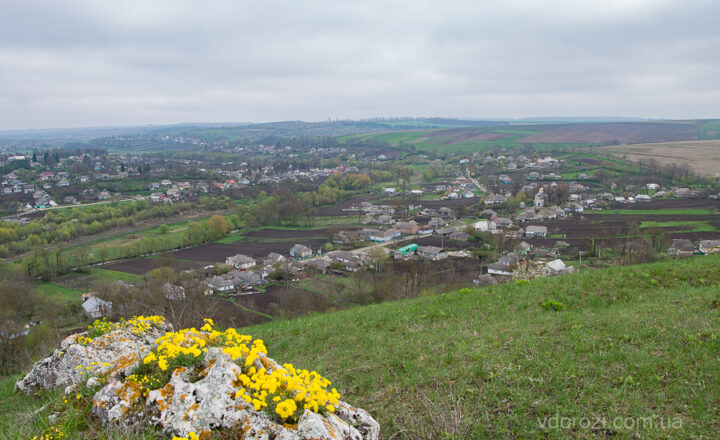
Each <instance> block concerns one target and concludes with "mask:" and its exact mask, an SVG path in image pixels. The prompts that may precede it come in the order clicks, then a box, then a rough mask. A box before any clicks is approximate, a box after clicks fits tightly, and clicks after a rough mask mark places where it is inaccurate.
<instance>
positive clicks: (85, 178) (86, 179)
mask: <svg viewBox="0 0 720 440" xmlns="http://www.w3.org/2000/svg"><path fill="white" fill-rule="evenodd" d="M78 180H79V181H80V183H88V182H89V181H90V176H80V177H78Z"/></svg>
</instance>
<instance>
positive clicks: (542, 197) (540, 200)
mask: <svg viewBox="0 0 720 440" xmlns="http://www.w3.org/2000/svg"><path fill="white" fill-rule="evenodd" d="M546 200H547V195H546V194H545V191H544V190H543V189H542V188H540V191H538V193H537V194H535V200H534V203H533V206H535V207H536V208H542V207H543V206H545V202H546Z"/></svg>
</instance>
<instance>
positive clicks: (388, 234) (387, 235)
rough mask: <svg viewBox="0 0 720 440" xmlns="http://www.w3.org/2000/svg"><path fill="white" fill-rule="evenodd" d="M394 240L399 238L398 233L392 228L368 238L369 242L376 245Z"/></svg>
mask: <svg viewBox="0 0 720 440" xmlns="http://www.w3.org/2000/svg"><path fill="white" fill-rule="evenodd" d="M394 238H400V231H398V230H397V229H394V228H390V229H387V230H385V231H377V232H376V233H374V234H372V235H371V236H370V241H374V242H377V243H386V242H388V241H391V240H392V239H394Z"/></svg>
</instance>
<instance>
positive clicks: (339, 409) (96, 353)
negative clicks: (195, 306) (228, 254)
mask: <svg viewBox="0 0 720 440" xmlns="http://www.w3.org/2000/svg"><path fill="white" fill-rule="evenodd" d="M166 330H168V327H167V326H165V325H164V324H163V325H162V326H156V327H152V328H149V329H146V330H144V331H142V332H139V333H137V332H133V331H129V330H127V329H124V328H120V329H116V330H114V331H111V332H109V333H107V334H105V335H102V336H100V337H98V338H93V339H92V341H91V342H89V343H88V342H87V340H85V339H83V336H85V335H80V336H73V337H70V338H67V339H65V340H64V341H63V343H62V346H61V348H60V350H57V351H56V352H55V353H53V355H52V356H50V357H48V358H47V359H44V360H42V361H40V362H38V363H37V364H36V365H35V366H34V367H33V369H32V371H31V372H30V373H29V374H28V375H27V376H26V377H25V378H23V379H21V380H20V381H18V382H17V388H18V389H20V390H23V391H26V392H30V391H34V390H37V389H52V388H57V387H66V393H68V394H69V393H74V392H75V391H76V389H77V388H78V387H80V386H86V387H91V388H92V387H95V388H96V389H97V390H98V391H97V392H96V393H95V394H94V396H93V398H92V409H91V413H92V414H93V415H94V416H95V417H97V419H98V420H99V421H100V423H102V424H103V425H106V424H112V425H119V426H133V425H135V424H138V423H147V421H148V420H149V421H150V422H151V423H153V424H154V425H156V426H157V427H158V428H159V429H161V430H162V431H164V432H165V433H167V434H168V435H169V436H170V437H171V438H172V436H181V437H189V438H194V437H193V436H194V435H196V436H201V437H202V434H206V435H207V434H208V433H211V432H213V431H215V430H225V431H227V430H231V431H236V432H238V434H239V436H238V437H239V438H244V439H258V440H260V439H268V440H269V439H283V440H304V439H318V440H320V439H322V440H341V439H347V440H351V439H352V440H375V439H377V438H379V434H380V427H379V425H378V423H377V422H376V421H375V420H374V419H373V418H372V417H371V416H370V415H369V414H368V413H367V412H366V411H364V410H362V409H359V408H354V407H352V406H350V405H348V404H347V403H344V402H341V401H338V402H337V404H336V405H334V406H333V407H331V410H325V409H324V408H320V411H318V410H317V407H315V410H310V409H308V406H305V408H304V409H302V407H300V406H299V408H300V409H298V410H297V412H296V413H295V416H294V418H293V419H280V418H279V416H278V415H277V414H276V413H274V412H273V411H271V410H269V409H268V408H267V407H265V408H257V406H256V405H254V404H253V403H251V401H250V398H241V397H242V393H243V392H244V391H243V390H245V388H244V387H243V385H242V384H241V382H242V380H240V379H241V376H243V377H242V379H243V380H245V381H247V380H248V374H252V372H258V371H262V372H263V374H266V373H267V374H268V375H271V374H272V373H273V372H281V373H285V372H287V370H285V366H281V365H279V364H278V363H276V362H275V361H274V360H272V359H271V358H269V357H268V356H267V355H266V354H265V353H264V352H262V351H259V352H257V353H255V354H256V356H254V357H252V358H251V359H250V360H249V361H248V362H247V363H245V362H242V361H244V360H245V358H239V357H238V356H235V355H234V353H236V352H233V351H232V350H228V349H227V346H211V345H208V346H207V347H206V348H205V349H204V350H203V354H202V355H201V356H199V357H198V358H197V359H198V363H197V364H193V365H190V366H187V367H176V368H174V369H173V368H168V370H167V372H168V374H169V379H165V380H166V382H163V383H155V384H154V385H148V384H146V383H145V382H143V381H138V379H137V377H138V376H139V374H138V373H137V372H138V371H141V370H142V368H143V367H145V368H146V369H147V368H149V367H148V364H149V363H150V362H148V361H147V360H148V359H152V358H153V355H152V354H151V355H150V356H148V354H150V353H155V354H157V355H158V356H160V355H161V354H160V351H159V350H158V349H157V344H158V342H159V341H160V340H159V339H158V338H160V337H161V336H163V335H164V334H165V331H166ZM192 332H194V333H192V335H193V337H195V338H196V339H195V340H200V339H202V338H206V339H207V340H210V341H212V337H213V335H212V334H211V330H208V331H205V332H202V331H198V330H195V329H192ZM213 332H214V331H213ZM214 333H218V332H214ZM248 338H249V337H248ZM206 339H202V340H203V341H204V340H206ZM220 339H222V338H220ZM79 341H83V342H79ZM260 345H262V343H261V341H260ZM253 347H256V345H253ZM146 356H148V357H147V358H146ZM144 360H145V362H144ZM150 365H151V366H152V365H153V364H151V363H150ZM78 366H79V367H80V368H78ZM288 368H290V369H291V370H292V373H293V374H295V371H294V369H293V367H292V366H288ZM249 371H250V372H251V373H248V372H249ZM88 372H89V373H88ZM312 374H315V373H314V372H313V373H312ZM328 383H329V382H328ZM246 384H247V382H246ZM333 391H334V390H333ZM287 395H291V394H286V396H287ZM296 400H298V404H300V402H299V401H300V400H301V399H300V398H297V399H296ZM253 402H254V400H253ZM266 406H267V405H266ZM310 408H312V406H310Z"/></svg>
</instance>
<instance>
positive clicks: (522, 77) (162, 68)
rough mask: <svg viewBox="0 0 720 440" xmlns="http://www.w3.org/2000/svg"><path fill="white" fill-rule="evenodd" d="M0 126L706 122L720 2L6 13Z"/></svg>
mask: <svg viewBox="0 0 720 440" xmlns="http://www.w3.org/2000/svg"><path fill="white" fill-rule="evenodd" d="M1 8H2V9H1V10H2V14H0V128H25V127H57V126H77V125H110V124H144V123H168V122H181V121H212V120H224V121H231V120H238V121H239V120H243V121H244V120H253V121H267V120H281V119H304V120H318V119H325V118H328V117H333V118H358V117H370V116H400V115H404V116H405V115H406V116H416V115H439V116H463V117H523V116H547V115H558V114H562V115H572V114H576V115H593V114H616V115H623V116H645V117H676V118H690V117H713V116H718V115H717V110H716V108H717V105H716V104H717V98H718V97H719V96H718V95H719V94H720V85H718V84H719V83H718V82H717V80H716V78H717V77H718V73H720V64H719V63H720V61H718V60H717V57H716V56H715V54H716V52H717V49H716V48H717V47H719V43H720V31H719V30H718V29H717V27H716V26H715V24H714V23H713V22H714V21H715V20H716V17H718V16H720V4H717V3H716V2H713V1H705V0H698V1H686V2H676V1H663V0H622V1H621V0H612V1H609V0H606V1H600V0H592V1H591V0H575V1H569V0H546V1H531V0H525V1H522V0H503V1H500V0H488V1H452V2H439V1H422V0H417V1H412V2H411V1H390V2H387V1H386V2H381V1H377V0H376V1H368V2H357V1H342V0H309V1H304V2H290V1H277V0H268V1H265V2H248V1H209V2H196V1H179V0H167V1H160V0H156V1H152V2H148V1H140V0H131V1H124V2H110V1H90V0H87V1H81V0H74V1H63V2H57V1H51V0H48V1H9V2H5V3H4V4H3V5H2V7H1Z"/></svg>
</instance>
